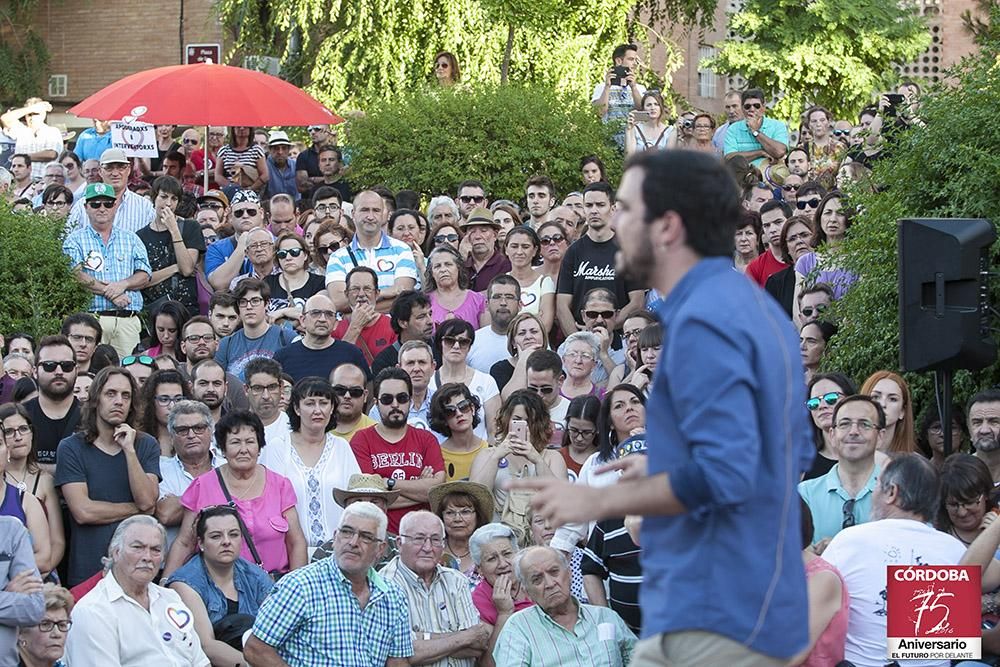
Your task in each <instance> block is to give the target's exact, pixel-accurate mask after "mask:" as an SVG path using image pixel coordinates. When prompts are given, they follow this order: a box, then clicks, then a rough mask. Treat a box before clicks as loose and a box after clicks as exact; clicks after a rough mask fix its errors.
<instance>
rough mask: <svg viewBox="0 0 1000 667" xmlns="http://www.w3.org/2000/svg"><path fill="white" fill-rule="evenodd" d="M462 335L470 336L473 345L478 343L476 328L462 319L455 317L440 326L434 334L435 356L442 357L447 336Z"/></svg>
mask: <svg viewBox="0 0 1000 667" xmlns="http://www.w3.org/2000/svg"><path fill="white" fill-rule="evenodd" d="M461 333H464V334H468V335H469V339H470V340H471V341H472V342H473V343H474V342H476V328H475V327H474V326H472V325H471V324H470V323H469V322H466V321H465V320H463V319H462V318H460V317H453V318H451V319H450V320H445V321H444V322H442V323H441V324H439V325H438V327H437V331H436V332H435V333H434V354H436V355H437V356H438V357H440V356H441V354H442V352H443V350H442V348H443V346H444V338H445V336H455V335H458V334H461ZM470 347H471V343H470Z"/></svg>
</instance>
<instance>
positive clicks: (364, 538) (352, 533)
mask: <svg viewBox="0 0 1000 667" xmlns="http://www.w3.org/2000/svg"><path fill="white" fill-rule="evenodd" d="M337 536H338V537H340V539H342V540H344V541H345V542H350V541H351V540H353V539H354V538H355V537H357V538H358V541H359V542H361V543H362V544H364V545H367V546H371V545H373V544H375V543H376V542H381V541H382V540H380V539H379V538H378V537H376V536H375V535H373V534H372V533H369V532H367V531H364V530H354V529H353V528H351V527H350V526H343V527H342V528H338V529H337Z"/></svg>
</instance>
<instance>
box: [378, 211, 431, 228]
mask: <svg viewBox="0 0 1000 667" xmlns="http://www.w3.org/2000/svg"><path fill="white" fill-rule="evenodd" d="M407 215H409V216H411V217H413V219H414V220H416V221H417V226H418V227H420V226H423V229H424V232H427V231H428V227H429V224H428V222H427V218H426V217H424V214H423V213H421V212H420V211H418V210H416V209H412V208H408V207H399V208H397V209H396V210H395V211H393V212H392V215H390V216H389V222H388V223H386V226H385V228H386V229H387V230H388V231H389V233H390V234H392V230H393V229H395V227H396V221H397V220H399V219H400V218H402V217H404V216H407Z"/></svg>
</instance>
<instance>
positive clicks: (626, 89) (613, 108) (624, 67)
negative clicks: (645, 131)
mask: <svg viewBox="0 0 1000 667" xmlns="http://www.w3.org/2000/svg"><path fill="white" fill-rule="evenodd" d="M611 62H612V63H613V66H612V67H611V69H609V70H608V71H607V73H606V74H605V75H604V81H602V82H601V83H599V84H597V85H596V86H594V94H593V96H592V97H591V100H590V101H591V103H592V104H593V105H594V106H595V107H597V111H598V113H600V114H601V120H603V121H604V122H605V123H607V122H610V121H614V120H619V121H620V120H621V119H624V118H625V117H626V116H628V114H629V112H630V111H632V110H633V109H641V108H642V95H643V93H645V92H646V89H645V88H643V87H642V86H640V85H639V84H638V83H636V81H635V73H636V72H635V69H636V64H637V63H638V62H639V47H637V46H636V45H635V44H621V45H619V46H616V47H615V50H614V51H613V52H612V54H611ZM615 141H616V142H617V143H618V145H619V146H621V147H623V148H624V146H625V129H624V128H622V129H621V130H619V131H618V132H617V133H616V134H615Z"/></svg>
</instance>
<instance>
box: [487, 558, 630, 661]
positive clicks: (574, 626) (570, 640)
mask: <svg viewBox="0 0 1000 667" xmlns="http://www.w3.org/2000/svg"><path fill="white" fill-rule="evenodd" d="M514 574H515V576H516V577H517V579H518V581H519V582H521V586H523V587H524V589H525V590H527V592H528V597H530V598H531V600H532V601H533V602H534V603H535V606H533V607H528V608H527V609H522V610H521V611H519V612H517V613H515V614H514V615H513V616H511V617H510V620H509V621H507V624H506V625H505V626H504V628H503V630H502V631H501V633H500V639H499V640H498V641H497V643H496V648H495V649H494V650H493V659H494V661H496V664H497V667H503V666H504V665H530V666H531V667H560V666H561V665H572V664H579V663H580V659H581V657H582V656H586V659H587V666H588V667H620V666H623V665H627V664H629V661H630V660H631V658H632V650H633V649H634V647H635V643H636V641H637V640H636V636H635V635H634V634H633V633H632V631H631V630H629V629H628V626H627V625H625V622H624V621H623V620H622V619H621V617H620V616H619V615H618V614H616V613H615V612H613V611H612V610H610V609H608V608H607V607H595V606H593V605H589V604H583V603H581V602H579V601H578V600H577V599H576V598H574V597H573V596H572V594H570V589H569V581H570V572H569V563H568V562H567V561H566V557H565V556H563V555H562V553H561V552H559V551H558V550H556V549H553V548H552V547H530V548H528V549H525V550H524V551H522V552H521V553H519V554H517V556H516V557H515V558H514Z"/></svg>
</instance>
